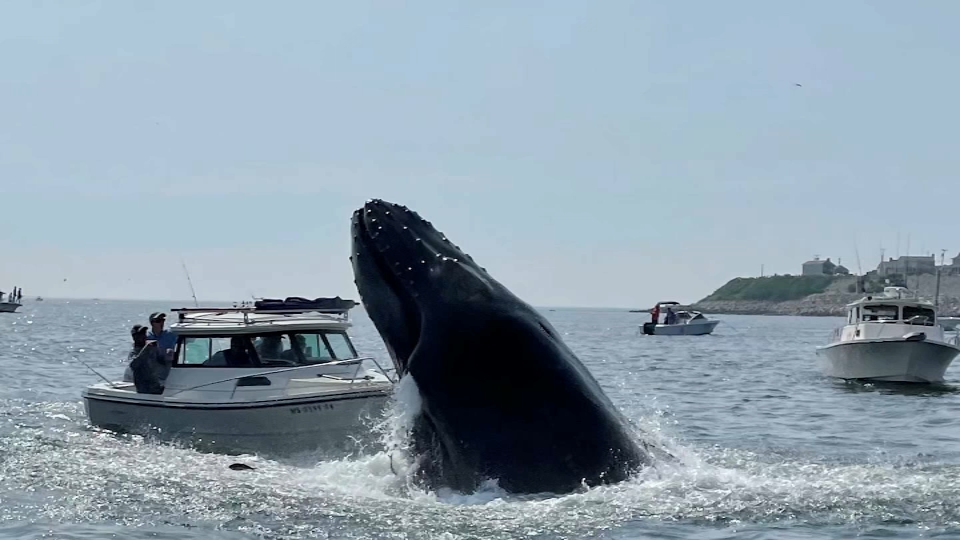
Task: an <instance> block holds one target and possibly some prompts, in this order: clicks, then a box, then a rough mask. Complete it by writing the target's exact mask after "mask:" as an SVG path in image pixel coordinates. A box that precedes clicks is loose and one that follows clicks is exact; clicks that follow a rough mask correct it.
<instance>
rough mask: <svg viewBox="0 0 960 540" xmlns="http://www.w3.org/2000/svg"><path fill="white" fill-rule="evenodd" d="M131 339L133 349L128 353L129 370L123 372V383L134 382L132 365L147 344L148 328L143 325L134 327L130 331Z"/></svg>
mask: <svg viewBox="0 0 960 540" xmlns="http://www.w3.org/2000/svg"><path fill="white" fill-rule="evenodd" d="M130 337H132V338H133V347H132V348H131V349H130V352H129V353H127V369H126V370H124V372H123V382H133V370H132V369H130V365H131V364H132V363H133V359H134V358H136V357H137V355H138V354H140V351H141V350H142V349H143V346H144V345H146V344H147V327H146V326H143V325H142V324H135V325H133V328H131V329H130Z"/></svg>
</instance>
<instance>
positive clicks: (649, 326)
mask: <svg viewBox="0 0 960 540" xmlns="http://www.w3.org/2000/svg"><path fill="white" fill-rule="evenodd" d="M678 305H680V303H679V302H658V303H657V305H656V307H654V312H655V313H657V314H659V313H661V310H663V313H664V317H663V322H662V323H661V322H659V319H660V317H659V316H658V317H657V322H654V321H650V322H646V323H643V326H642V327H641V328H642V329H643V333H644V334H647V335H650V336H703V335H706V334H710V333H711V332H713V329H714V328H716V327H717V325H718V324H720V321H717V320H712V319H708V318H706V317H705V316H704V315H703V313H700V312H699V311H674V310H673V306H678Z"/></svg>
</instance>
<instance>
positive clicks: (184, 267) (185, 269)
mask: <svg viewBox="0 0 960 540" xmlns="http://www.w3.org/2000/svg"><path fill="white" fill-rule="evenodd" d="M180 264H182V265H183V273H184V274H186V275H187V285H190V294H192V295H193V307H200V303H199V302H197V291H195V290H193V281H191V280H190V272H189V271H188V270H187V263H186V262H184V260H183V259H182V258H181V259H180Z"/></svg>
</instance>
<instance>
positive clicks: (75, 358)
mask: <svg viewBox="0 0 960 540" xmlns="http://www.w3.org/2000/svg"><path fill="white" fill-rule="evenodd" d="M73 359H74V360H76V361H77V362H80V363H81V364H83V365H84V367H86V368H87V369H89V370H90V371H92V372H94V373H96V374H97V377H100V378H101V379H103V380H104V381H105V382H106V383H107V384H109V385H110V386H112V387H114V388H116V387H117V385H115V384H113V381H111V380H110V379H108V378H106V377H104V376H103V375H102V374H101V373H100V372H99V371H97V370H95V369H93V368H92V367H90V365H89V364H87V363H86V362H84V361H83V360H81V359H80V358H78V357H76V356H74V357H73Z"/></svg>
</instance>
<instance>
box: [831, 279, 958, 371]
mask: <svg viewBox="0 0 960 540" xmlns="http://www.w3.org/2000/svg"><path fill="white" fill-rule="evenodd" d="M957 354H960V343H958V341H957V338H954V339H953V340H949V339H947V337H946V336H945V335H944V331H943V327H942V326H940V325H939V324H938V321H937V313H936V306H934V304H933V303H931V302H929V301H926V300H922V299H919V298H917V297H916V295H914V294H913V293H912V292H910V291H909V290H907V289H905V288H903V287H887V288H885V289H884V292H883V294H880V295H876V296H866V297H864V298H862V299H860V300H858V301H856V302H853V303H852V304H849V305H847V323H846V324H845V325H844V326H843V327H841V328H838V329H837V330H835V331H834V334H833V338H832V340H831V342H830V343H829V344H828V345H826V346H823V347H818V348H817V356H818V363H819V364H820V368H821V369H822V370H823V372H824V373H825V374H826V375H828V376H831V377H839V378H842V379H869V380H877V381H891V382H923V383H932V382H941V381H943V375H944V373H945V372H946V371H947V368H948V367H949V366H950V363H951V362H952V361H953V359H954V358H955V357H956V356H957Z"/></svg>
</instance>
